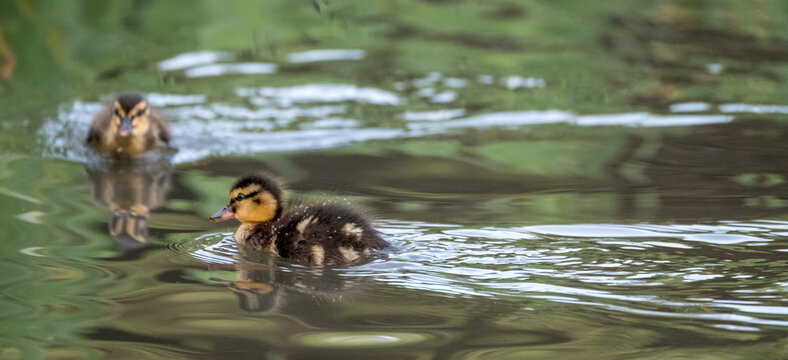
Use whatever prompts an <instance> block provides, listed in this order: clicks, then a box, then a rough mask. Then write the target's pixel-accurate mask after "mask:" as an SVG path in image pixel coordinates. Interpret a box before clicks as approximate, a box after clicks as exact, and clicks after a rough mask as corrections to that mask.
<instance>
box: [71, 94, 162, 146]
mask: <svg viewBox="0 0 788 360" xmlns="http://www.w3.org/2000/svg"><path fill="white" fill-rule="evenodd" d="M86 141H87V143H88V144H90V145H91V146H93V147H94V148H95V149H96V150H97V151H98V152H100V153H103V154H107V155H110V156H113V157H124V156H125V157H134V156H136V155H138V154H141V153H144V152H147V151H150V150H152V149H154V148H156V147H158V146H167V145H168V144H169V142H170V129H169V124H168V123H167V119H166V118H165V117H164V116H163V115H161V114H160V113H159V112H158V111H157V110H155V109H153V108H151V107H150V105H149V104H148V101H147V100H145V97H143V96H142V95H141V94H138V93H124V94H120V95H119V96H118V97H117V98H116V99H115V101H113V102H112V104H111V105H109V106H107V107H106V108H104V109H103V110H102V111H101V112H99V113H98V114H97V115H96V117H95V119H93V123H92V124H91V125H90V131H89V132H88V137H87V140H86Z"/></svg>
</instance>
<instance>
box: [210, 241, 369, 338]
mask: <svg viewBox="0 0 788 360" xmlns="http://www.w3.org/2000/svg"><path fill="white" fill-rule="evenodd" d="M235 269H236V280H235V281H229V280H223V279H217V278H212V279H211V280H213V281H215V282H216V283H218V284H221V285H224V286H227V288H228V289H229V290H230V291H232V292H234V293H235V294H236V296H237V297H238V305H239V307H240V308H241V309H242V310H244V311H248V312H254V313H257V314H260V315H273V314H276V315H278V316H287V317H292V318H294V319H295V320H297V321H298V322H301V323H308V324H312V325H317V324H318V323H321V322H322V321H323V320H325V321H326V322H327V323H332V321H333V320H331V319H328V317H330V316H332V312H331V311H326V310H327V309H330V308H332V307H333V306H335V305H336V304H340V303H342V302H341V301H340V300H342V299H343V298H346V297H347V296H352V294H354V293H357V292H358V291H359V289H361V288H363V286H364V283H365V282H364V281H363V278H354V277H349V276H342V274H341V272H340V271H339V269H333V268H322V267H321V268H314V267H307V266H300V265H294V264H292V263H290V262H288V261H287V260H285V259H281V258H278V257H275V256H270V255H258V254H245V255H244V256H243V258H242V259H240V261H239V262H238V263H237V264H236V265H235Z"/></svg>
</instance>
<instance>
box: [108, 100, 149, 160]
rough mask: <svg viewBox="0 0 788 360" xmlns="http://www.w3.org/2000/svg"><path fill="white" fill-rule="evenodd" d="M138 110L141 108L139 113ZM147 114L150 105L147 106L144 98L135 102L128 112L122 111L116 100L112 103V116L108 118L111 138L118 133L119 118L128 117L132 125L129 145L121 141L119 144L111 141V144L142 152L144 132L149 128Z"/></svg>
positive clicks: (126, 149)
mask: <svg viewBox="0 0 788 360" xmlns="http://www.w3.org/2000/svg"><path fill="white" fill-rule="evenodd" d="M140 110H143V111H142V113H141V114H140ZM148 114H150V107H149V106H148V102H147V101H144V100H143V101H140V102H139V103H137V105H134V107H133V108H132V109H131V110H130V111H129V112H128V113H126V112H125V111H123V107H122V106H120V103H119V102H118V101H115V102H114V103H112V115H111V116H112V117H111V119H110V126H109V131H110V134H111V135H110V136H111V138H115V135H116V134H117V133H118V129H119V128H120V123H121V118H123V117H129V118H130V119H131V127H132V132H131V138H130V139H129V140H130V142H131V145H128V144H123V142H122V141H121V144H114V143H113V144H112V146H113V147H121V148H124V150H125V151H131V152H142V151H143V150H144V147H145V146H144V143H145V134H146V133H147V132H148V130H150V121H149V119H148ZM126 141H128V140H126Z"/></svg>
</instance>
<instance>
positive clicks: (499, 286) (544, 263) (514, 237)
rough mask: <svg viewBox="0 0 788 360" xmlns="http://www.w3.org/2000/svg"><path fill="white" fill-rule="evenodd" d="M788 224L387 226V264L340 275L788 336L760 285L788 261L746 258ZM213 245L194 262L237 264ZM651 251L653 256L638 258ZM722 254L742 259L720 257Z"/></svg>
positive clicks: (226, 243)
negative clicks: (776, 330)
mask: <svg viewBox="0 0 788 360" xmlns="http://www.w3.org/2000/svg"><path fill="white" fill-rule="evenodd" d="M786 225H788V222H774V221H772V222H763V221H756V222H752V223H740V222H721V223H720V224H718V225H713V224H702V225H679V224H669V225H655V224H641V225H615V224H578V225H542V226H526V227H515V228H494V227H488V228H481V229H473V228H462V227H459V226H456V225H449V224H425V223H420V222H402V221H381V222H379V224H378V228H379V229H380V230H381V232H382V233H384V234H385V235H386V237H387V238H388V239H389V241H391V242H392V244H393V250H388V251H387V252H386V260H385V261H372V262H370V263H367V264H363V265H359V266H355V267H350V268H345V269H340V272H341V273H342V274H344V276H348V277H369V278H372V279H375V280H376V281H380V282H384V283H387V284H390V285H394V286H402V287H406V288H411V289H417V290H424V291H430V292H436V293H442V294H446V295H447V296H471V297H476V296H480V297H504V298H507V297H511V298H539V299H547V300H550V301H555V302H560V303H572V304H576V305H583V306H594V307H602V308H605V309H608V310H614V311H621V312H627V313H631V314H640V315H646V316H655V317H676V318H684V319H698V320H708V321H719V322H724V323H719V324H716V325H722V326H719V328H721V329H729V330H734V331H735V330H736V327H737V326H743V328H746V329H750V330H746V331H752V330H751V329H752V326H761V325H768V326H779V327H788V321H785V319H783V318H782V317H784V316H786V315H788V307H786V306H784V304H783V303H782V302H781V301H780V300H779V299H781V298H784V297H785V295H786V293H788V286H786V285H785V284H784V283H778V284H777V285H775V286H773V287H766V288H764V287H763V282H762V281H761V280H759V279H764V278H765V279H769V278H774V277H775V276H782V270H781V269H784V267H780V265H779V264H783V265H784V264H785V260H784V256H782V255H781V253H780V252H778V251H772V252H771V253H766V254H764V253H761V254H759V260H758V262H757V263H752V261H751V260H750V257H749V256H748V255H747V249H748V245H749V244H751V243H753V242H758V243H764V242H765V243H767V244H769V243H770V242H778V240H779V241H783V242H784V238H783V237H782V236H774V235H773V234H771V233H770V231H771V229H773V228H781V227H784V226H786ZM756 235H757V236H756ZM206 236H207V237H206V238H201V240H200V241H202V242H204V243H212V241H216V240H217V239H220V240H219V241H218V242H216V243H215V245H206V246H205V247H204V248H202V249H200V250H199V251H196V252H195V253H194V254H193V255H194V256H195V257H197V258H199V259H201V260H203V261H206V262H216V263H222V264H226V263H231V262H234V261H235V259H234V258H233V256H234V255H233V254H234V253H235V252H236V251H237V249H235V248H234V245H233V244H232V239H231V238H230V237H229V235H227V234H215V235H210V236H209V235H206ZM665 239H670V241H666V240H665ZM783 246H784V245H783ZM722 247H724V250H723V248H722ZM644 249H649V251H650V253H649V256H645V257H644V256H643V255H642V254H640V253H633V251H638V252H639V251H642V250H644ZM737 249H738V250H737ZM720 251H725V252H726V253H731V252H732V251H733V252H738V253H737V255H728V256H726V257H725V258H719V257H716V256H715V255H714V254H715V253H717V252H720ZM756 264H761V265H758V266H755V265H756ZM765 264H771V265H770V266H769V265H765ZM732 279H735V280H732ZM780 284H783V285H780ZM645 289H649V290H648V291H647V292H646V291H645ZM712 289H713V291H711V290H712ZM677 294H681V295H677ZM701 295H705V296H701ZM704 309H705V310H704ZM709 311H710V312H709ZM729 323H739V324H747V325H749V326H744V325H732V324H729Z"/></svg>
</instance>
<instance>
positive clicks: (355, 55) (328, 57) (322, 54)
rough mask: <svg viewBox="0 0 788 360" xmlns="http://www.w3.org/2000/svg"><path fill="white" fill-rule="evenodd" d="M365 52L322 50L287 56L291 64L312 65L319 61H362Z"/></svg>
mask: <svg viewBox="0 0 788 360" xmlns="http://www.w3.org/2000/svg"><path fill="white" fill-rule="evenodd" d="M363 58H364V50H347V49H320V50H310V51H303V52H297V53H290V54H287V61H289V62H291V63H310V62H319V61H338V60H361V59H363Z"/></svg>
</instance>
